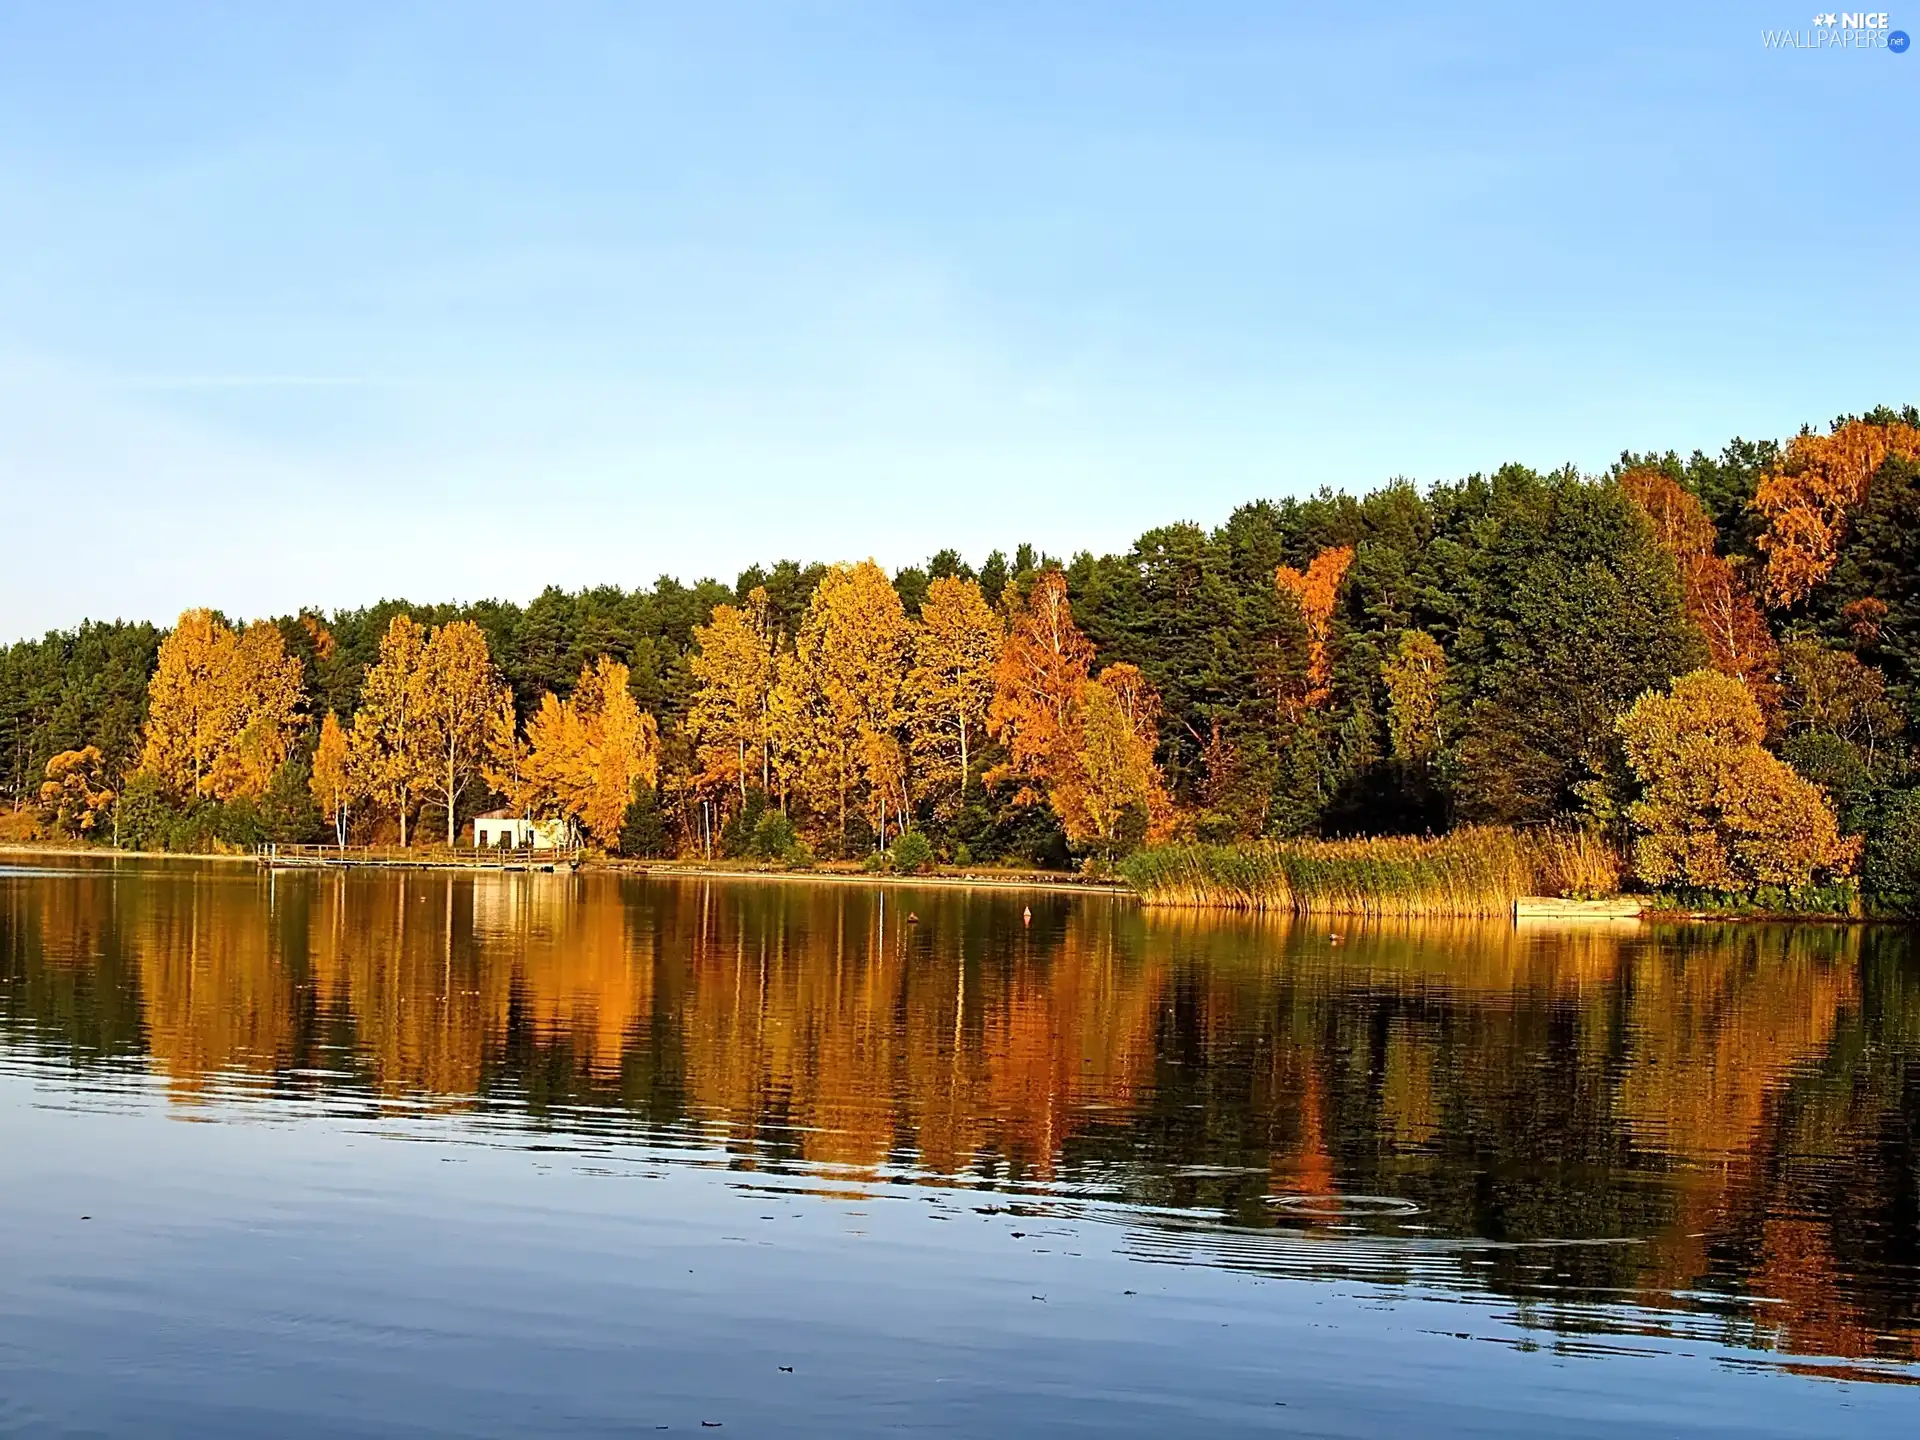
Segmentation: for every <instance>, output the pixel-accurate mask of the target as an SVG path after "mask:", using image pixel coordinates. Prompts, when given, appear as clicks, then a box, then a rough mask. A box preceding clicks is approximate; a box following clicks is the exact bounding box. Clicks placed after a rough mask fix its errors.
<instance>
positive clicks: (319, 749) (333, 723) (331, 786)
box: [307, 710, 361, 849]
mask: <svg viewBox="0 0 1920 1440" xmlns="http://www.w3.org/2000/svg"><path fill="white" fill-rule="evenodd" d="M307 783H308V787H309V789H310V790H311V792H312V794H313V803H314V804H315V805H316V806H318V807H319V810H320V815H321V818H322V819H324V820H325V821H326V822H327V823H328V824H329V825H331V826H333V834H334V840H335V842H336V843H337V844H338V845H340V847H341V848H342V849H344V848H345V847H346V843H347V819H348V816H349V813H350V812H351V811H352V809H353V805H354V802H355V801H356V800H358V799H359V798H360V793H361V786H360V782H359V777H358V776H357V775H356V773H355V768H354V763H353V748H352V745H351V743H350V742H349V740H348V738H347V732H346V730H345V728H344V727H342V725H341V724H340V717H339V716H338V715H336V714H335V713H334V712H333V711H331V710H329V711H328V712H327V718H326V719H325V720H322V721H321V722H320V743H319V744H318V745H317V746H316V747H315V748H314V752H313V773H312V774H311V775H310V776H309V777H308V782H307Z"/></svg>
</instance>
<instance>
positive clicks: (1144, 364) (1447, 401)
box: [0, 0, 1920, 637]
mask: <svg viewBox="0 0 1920 1440" xmlns="http://www.w3.org/2000/svg"><path fill="white" fill-rule="evenodd" d="M1811 13H1812V12H1811V11H1810V10H1808V9H1806V7H1803V6H1801V5H1799V3H1798V0H1792V3H1788V0H1762V3H1758V4H1752V5H1729V6H1716V5H1711V4H1702V5H1687V6H1672V7H1665V8H1640V7H1620V6H1594V7H1591V8H1589V9H1585V10H1580V9H1577V8H1575V7H1562V6H1555V5H1532V6H1525V7H1522V6H1501V5H1478V6H1474V7H1471V8H1459V9H1453V10H1451V11H1449V10H1446V9H1443V7H1440V6H1433V5H1419V6H1399V5H1390V4H1381V5H1369V6H1334V7H1328V6H1314V7H1303V8H1299V9H1294V8H1291V7H1287V6H1283V5H1280V4H1275V3H1262V4H1248V5H1219V4H1205V3H1182V4H1171V3H1162V4H1157V5H1130V4H1102V5H1089V4H1085V3H1072V4H1059V5H1052V4H1034V3H1023V4H1018V5H1014V4H1008V5H997V4H981V3H945V4H936V3H917V4H915V3H888V4H881V3H874V4H858V3H845V4H809V3H803V0H790V3H781V4H768V5H741V4H727V3H713V0H701V3H698V4H694V3H686V4H677V5H656V6H648V5H640V4H632V3H629V4H614V5H607V6H591V5H569V4H548V5H539V6H533V5H524V4H522V5H502V6H488V5H481V4H449V5H446V6H409V5H389V4H380V5H373V4H354V3H347V4H343V3H340V0H332V3H329V4H324V5H314V6H312V7H310V8H306V9H302V8H300V7H297V6H295V5H291V4H287V5H278V4H276V5H270V6H261V5H241V4H236V5H233V6H230V7H199V6H176V5H165V4H160V3H137V4H127V5H124V6H117V7H116V6H114V5H108V4H89V5H84V6H78V5H55V4H21V5H13V6H7V7H4V8H0V491H4V513H5V514H6V515H7V517H8V518H7V520H6V522H5V523H4V525H0V533H5V534H6V535H7V536H8V543H7V545H6V547H5V554H4V558H0V636H6V637H12V636H16V635H20V634H26V633H33V632H37V631H39V630H42V629H45V628H47V627H49V626H53V625H66V624H71V623H73V622H76V621H78V620H79V619H81V618H82V617H83V616H94V617H100V618H104V617H110V616H114V615H123V616H127V617H149V618H154V619H163V620H164V619H170V618H171V617H172V616H173V615H174V614H175V613H177V612H178V611H179V610H180V609H181V608H182V607H184V606H186V605H189V604H212V605H216V606H219V607H221V608H224V609H225V610H227V611H228V612H229V613H231V614H234V615H256V614H263V613H269V612H278V611H286V610H290V609H293V608H295V607H298V606H300V605H304V604H320V605H323V606H326V607H332V606H335V605H343V604H357V603H362V602H366V601H371V600H374V599H376V598H379V597H380V596H382V595H392V594H405V595H409V596H413V597H417V598H432V599H439V598H468V599H471V598H478V597H480V596H483V595H490V594H499V595H504V596H508V597H512V598H526V597H528V596H530V595H532V594H534V593H536V592H537V591H538V590H539V589H540V588H541V587H542V586H543V585H545V584H547V583H549V582H555V583H559V584H562V585H566V586H568V587H570V588H572V587H577V586H580V585H586V584H593V583H599V582H608V581H610V582H615V583H620V584H625V585H633V584H640V583H646V582H650V581H651V580H652V579H653V577H655V576H656V575H659V574H661V573H662V572H667V573H673V574H677V575H680V576H682V577H684V578H687V579H692V578H694V577H696V576H698V575H701V574H718V575H720V576H722V577H726V578H731V576H732V575H733V574H734V573H735V572H736V571H737V570H739V569H740V568H741V567H742V566H744V565H746V564H748V563H750V562H752V561H755V560H772V559H776V558H779V557H782V556H795V557H801V558H809V559H811V558H841V557H844V558H857V557H862V556H866V555H869V554H871V555H874V556H876V557H878V558H879V559H880V560H881V561H882V562H883V563H886V564H889V565H895V566H897V565H900V564H904V563H908V562H911V561H914V560H917V559H920V558H923V557H924V556H925V555H927V554H928V553H930V552H931V551H933V550H934V549H937V548H939V547H941V546H944V545H949V544H951V545H954V546H956V547H958V548H959V549H960V550H962V552H963V553H967V554H969V555H971V556H972V557H973V558H975V559H978V558H980V557H982V556H983V555H984V554H985V552H986V551H987V550H988V549H989V548H991V547H992V546H995V545H1001V546H1008V547H1010V546H1011V545H1012V544H1014V543H1015V542H1017V541H1019V540H1022V539H1031V540H1033V541H1035V542H1036V543H1038V544H1041V545H1043V546H1045V547H1046V548H1049V549H1051V550H1054V551H1056V552H1060V553H1067V552H1070V551H1073V550H1076V549H1081V548H1092V549H1096V550H1102V549H1112V548H1121V547H1124V546H1125V545H1126V544H1127V542H1128V541H1129V540H1130V539H1131V538H1132V537H1133V536H1134V535H1135V534H1136V533H1138V532H1139V531H1140V530H1142V529H1144V528H1146V527H1147V526H1149V525H1153V524H1157V523H1161V522H1164V521H1170V520H1177V519H1194V520H1199V521H1202V522H1205V523H1209V524H1211V523H1215V522H1218V521H1219V520H1221V519H1223V518H1224V517H1225V516H1226V515H1227V513H1228V512H1229V511H1230V510H1231V509H1232V508H1233V507H1234V506H1235V505H1236V504H1239V503H1241V502H1243V501H1246V500H1249V499H1252V498H1255V497H1259V496H1276V495H1285V494H1296V493H1301V492H1304V491H1307V490H1311V489H1314V488H1316V487H1318V486H1320V485H1323V484H1327V485H1334V486H1343V487H1348V488H1353V489H1365V488H1368V487H1371V486H1373V485H1376V484H1378V483H1380V482H1381V481H1383V480H1385V479H1387V478H1389V477H1391V476H1395V475H1407V476H1411V477H1413V478H1415V479H1418V480H1422V481H1426V480H1434V479H1440V478H1447V477H1452V476H1457V475H1460V474H1464V473H1468V472H1471V471H1473V470H1478V469H1487V468H1491V467H1492V466H1494V465H1497V464H1499V463H1501V462H1502V461H1506V460H1510V459H1512V460H1521V461H1525V462H1528V463H1532V464H1536V465H1541V466H1550V465H1555V464H1560V463H1563V462H1569V461H1570V462H1573V463H1575V464H1578V465H1580V466H1582V467H1586V468H1600V467H1603V466H1604V465H1605V464H1607V463H1608V462H1609V461H1610V460H1611V459H1612V458H1613V457H1614V456H1615V455H1616V454H1617V453H1618V451H1619V450H1620V449H1621V448H1622V447H1624V446H1632V447H1635V448H1654V447H1658V448H1666V447H1669V446H1671V447H1674V448H1678V449H1681V450H1683V451H1684V450H1687V449H1690V448H1692V447H1694V446H1704V447H1708V448H1714V447H1717V446H1718V445H1719V444H1720V443H1722V442H1723V441H1724V440H1726V439H1727V438H1729V437H1730V436H1732V435H1734V434H1736V433H1743V434H1746V435H1749V436H1760V435H1784V434H1789V433H1791V432H1792V431H1793V430H1795V429H1796V428H1798V426H1799V425H1800V424H1801V423H1802V422H1805V421H1824V420H1826V419H1828V418H1830V417H1831V416H1832V415H1834V414H1836V413H1838V412H1840V411H1843V410H1851V409H1858V408H1861V407H1864V406H1866V405H1870V404H1873V403H1876V402H1879V401H1888V402H1895V403H1903V402H1906V401H1910V400H1914V399H1916V398H1920V350H1917V349H1916V345H1915V335H1916V320H1920V298H1917V297H1916V285H1920V264H1917V263H1916V260H1917V259H1920V227H1917V226H1916V223H1915V222H1916V219H1917V218H1920V187H1916V185H1915V183H1914V164H1915V161H1914V156H1915V140H1916V138H1917V132H1920V55H1914V54H1913V53H1911V52H1909V53H1908V54H1906V55H1893V54H1889V53H1886V52H1884V51H1882V52H1878V53H1789V54H1782V53H1777V52H1768V51H1766V50H1765V49H1764V48H1763V46H1762V44H1761V39H1760V35H1761V31H1762V29H1763V28H1775V27H1783V28H1798V29H1803V30H1804V29H1805V28H1807V23H1808V19H1809V16H1810V15H1811ZM1891 13H1892V23H1893V25H1894V26H1896V27H1899V26H1902V25H1903V24H1905V25H1906V28H1909V29H1911V30H1914V31H1916V32H1920V10H1916V11H1915V12H1913V13H1912V14H1911V15H1908V14H1903V13H1902V12H1900V11H1898V10H1897V9H1895V10H1894V11H1892V12H1891Z"/></svg>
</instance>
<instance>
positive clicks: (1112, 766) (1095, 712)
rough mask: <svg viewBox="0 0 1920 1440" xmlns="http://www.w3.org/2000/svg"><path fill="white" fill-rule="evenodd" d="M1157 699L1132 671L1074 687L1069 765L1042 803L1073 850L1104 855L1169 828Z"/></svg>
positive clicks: (1114, 668) (1122, 668) (1114, 669)
mask: <svg viewBox="0 0 1920 1440" xmlns="http://www.w3.org/2000/svg"><path fill="white" fill-rule="evenodd" d="M1159 718H1160V697H1159V695H1157V694H1156V693H1155V692H1154V689H1153V686H1152V685H1151V684H1149V683H1148V681H1147V678H1146V676H1144V675H1143V674H1141V673H1140V671H1139V670H1138V669H1136V668H1135V667H1134V666H1132V665H1125V664H1119V665H1109V666H1107V668H1106V669H1104V670H1102V671H1101V672H1100V673H1099V674H1098V675H1096V676H1095V677H1094V678H1093V679H1092V680H1091V681H1089V682H1088V683H1087V684H1086V685H1085V686H1083V687H1082V688H1081V691H1080V695H1079V698H1078V700H1077V701H1076V702H1075V704H1074V707H1073V711H1072V714H1071V716H1070V718H1069V733H1070V734H1071V737H1072V745H1073V761H1072V764H1071V765H1069V766H1068V767H1067V769H1066V771H1065V773H1063V774H1062V775H1060V776H1059V777H1058V778H1057V779H1056V780H1055V781H1054V783H1053V786H1052V788H1051V792H1050V798H1051V800H1052V802H1053V807H1054V810H1055V811H1056V812H1057V813H1058V814H1059V816H1060V824H1061V826H1062V828H1064V829H1065V830H1066V832H1067V839H1068V840H1070V841H1072V842H1073V844H1074V846H1075V847H1076V848H1077V849H1081V850H1098V851H1100V852H1101V853H1102V854H1105V855H1108V856H1111V855H1113V854H1115V853H1116V852H1118V851H1121V850H1128V849H1132V848H1134V847H1135V846H1137V845H1139V844H1140V843H1141V842H1142V841H1147V840H1154V841H1157V840H1163V839H1165V838H1166V837H1167V836H1168V834H1170V833H1171V831H1172V829H1173V819H1174V812H1173V801H1172V799H1171V797H1169V795H1168V794H1167V789H1166V784H1165V782H1164V781H1163V780H1162V779H1161V776H1160V769H1159V767H1158V766H1157V765H1156V764H1155V763H1154V759H1153V752H1154V748H1155V747H1156V746H1157V745H1158V744H1159V742H1160V737H1159V731H1158V729H1157V723H1158V721H1159Z"/></svg>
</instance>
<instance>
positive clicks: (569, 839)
mask: <svg viewBox="0 0 1920 1440" xmlns="http://www.w3.org/2000/svg"><path fill="white" fill-rule="evenodd" d="M572 843H573V827H572V826H571V825H569V824H568V823H567V822H566V821H565V820H528V819H526V818H524V817H523V816H519V815H516V814H514V813H513V812H512V811H511V810H489V811H487V813H486V814H484V815H476V816H474V817H473V846H474V849H476V850H498V849H509V850H561V849H565V848H566V847H567V846H569V845H571V844H572Z"/></svg>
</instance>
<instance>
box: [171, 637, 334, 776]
mask: <svg viewBox="0 0 1920 1440" xmlns="http://www.w3.org/2000/svg"><path fill="white" fill-rule="evenodd" d="M300 691H301V669H300V662H299V661H298V660H297V659H295V658H294V657H292V656H290V655H288V654H287V651H286V642H285V641H284V640H283V639H282V638H281V635H280V632H279V630H278V629H276V628H275V627H274V626H272V625H269V624H265V623H261V624H257V625H247V626H243V627H242V628H241V629H240V630H238V631H235V630H233V629H230V628H229V627H228V626H227V625H225V624H223V623H222V622H221V621H220V620H218V619H216V618H215V617H214V615H213V613H212V612H211V611H208V610H189V611H187V612H186V613H185V614H183V615H182V616H181V617H180V621H179V623H178V624H177V625H176V626H175V627H174V630H173V633H172V634H170V635H168V636H167V638H166V639H165V640H164V641H163V642H162V643H161V645H160V653H159V656H158V659H157V662H156V664H155V668H154V672H153V677H152V679H151V680H150V681H149V682H148V685H147V727H146V743H145V748H144V750H143V753H142V756H141V768H142V769H145V770H148V771H150V772H152V773H153V774H154V775H156V776H158V777H159V778H160V780H161V781H162V782H163V783H164V784H166V785H167V786H169V787H170V788H172V789H173V790H174V791H176V792H178V793H181V794H185V795H187V796H189V797H191V798H193V799H200V798H203V797H212V798H214V799H218V800H227V799H231V798H233V797H235V796H239V795H261V794H264V793H265V792H266V789H267V786H268V784H269V783H270V782H271V781H272V779H273V774H274V772H275V771H276V770H278V769H279V768H280V766H281V765H282V764H284V763H285V761H286V759H287V757H288V756H289V755H290V754H291V753H292V751H293V746H294V742H295V739H296V738H297V736H298V733H299V709H300Z"/></svg>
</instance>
